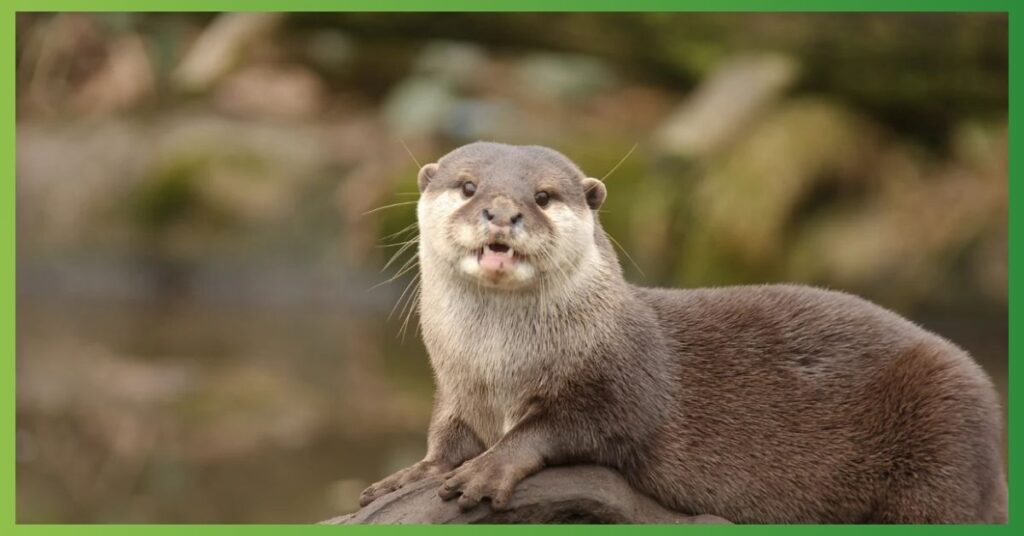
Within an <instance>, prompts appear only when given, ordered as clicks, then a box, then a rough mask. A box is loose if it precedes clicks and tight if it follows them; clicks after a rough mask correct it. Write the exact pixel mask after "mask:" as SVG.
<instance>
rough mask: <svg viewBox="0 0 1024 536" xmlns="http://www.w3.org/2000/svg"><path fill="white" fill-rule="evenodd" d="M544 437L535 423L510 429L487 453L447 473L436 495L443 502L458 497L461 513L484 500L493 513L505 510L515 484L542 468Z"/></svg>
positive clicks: (545, 447)
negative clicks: (487, 502) (487, 500)
mask: <svg viewBox="0 0 1024 536" xmlns="http://www.w3.org/2000/svg"><path fill="white" fill-rule="evenodd" d="M545 437H546V435H545V434H544V432H543V428H542V427H539V426H537V425H536V423H535V422H530V423H528V424H526V425H525V426H521V427H517V428H513V429H512V430H511V431H509V432H508V433H506V434H505V436H504V437H502V438H501V440H499V441H498V442H497V443H495V444H494V446H493V447H491V448H490V449H489V450H487V451H486V452H484V453H483V454H481V455H480V456H477V457H476V458H473V459H472V460H470V461H468V462H466V463H465V464H464V465H463V466H462V467H459V468H458V469H455V470H454V471H451V472H450V473H448V475H446V476H447V479H446V480H445V482H444V484H443V485H442V486H441V490H440V491H439V492H438V495H440V496H441V498H442V499H444V500H446V501H448V500H451V499H454V498H456V497H458V505H459V508H461V509H463V510H469V509H471V508H473V507H475V506H476V505H477V504H479V503H480V502H481V501H482V500H484V499H489V500H490V502H491V508H493V509H495V510H504V509H506V508H508V503H509V500H510V499H511V497H512V491H513V490H514V489H515V487H516V484H518V483H519V481H521V480H522V479H524V478H526V477H528V476H530V475H532V474H534V473H536V472H537V471H540V470H541V468H543V467H544V460H545V458H546V457H547V456H548V454H549V452H548V451H549V450H550V447H551V442H550V441H547V440H546V439H545Z"/></svg>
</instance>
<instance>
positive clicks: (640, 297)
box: [362, 144, 1007, 523]
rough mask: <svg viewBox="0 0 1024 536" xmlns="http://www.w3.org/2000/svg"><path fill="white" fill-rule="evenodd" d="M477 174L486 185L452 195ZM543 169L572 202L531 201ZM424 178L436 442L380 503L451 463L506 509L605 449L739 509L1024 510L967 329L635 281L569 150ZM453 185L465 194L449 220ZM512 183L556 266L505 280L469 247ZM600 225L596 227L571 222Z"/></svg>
mask: <svg viewBox="0 0 1024 536" xmlns="http://www.w3.org/2000/svg"><path fill="white" fill-rule="evenodd" d="M467 174H470V175H472V176H473V177H474V180H476V181H478V182H479V184H478V188H479V193H478V194H476V195H474V196H473V198H472V199H466V200H463V201H457V200H456V198H455V197H454V196H452V195H450V194H446V193H445V192H448V191H450V189H451V188H453V185H456V186H457V184H458V181H459V180H464V179H459V178H458V177H460V176H461V177H466V176H467ZM544 181H547V182H544ZM552 181H554V183H553V184H552ZM541 187H543V188H545V189H550V188H554V189H556V190H558V189H559V188H561V190H559V193H560V202H561V203H564V205H565V206H564V207H561V208H551V209H550V210H549V209H548V208H547V207H545V208H544V209H538V208H537V207H536V206H533V205H531V204H530V203H531V201H530V200H531V199H532V196H533V192H534V190H535V189H537V188H541ZM420 188H421V191H422V192H423V196H422V197H421V202H420V210H421V221H420V223H421V228H422V229H423V236H422V237H421V250H420V261H421V272H422V278H423V295H422V305H421V318H422V321H421V322H422V326H423V333H424V341H425V343H426V345H427V349H428V351H429V352H430V355H431V362H432V365H433V367H434V370H435V374H436V379H437V394H436V400H435V408H434V417H433V419H432V423H431V427H430V432H429V440H428V451H427V455H426V457H425V458H424V461H422V462H419V463H418V464H416V465H414V466H413V467H411V468H409V469H405V470H403V471H400V472H399V473H396V474H395V475H392V476H391V477H388V478H387V479H385V480H383V481H381V482H379V483H377V484H375V485H374V486H371V487H370V488H368V489H367V490H366V491H365V492H364V495H363V498H362V503H363V504H367V503H369V502H370V501H372V500H373V499H375V498H376V497H379V496H380V495H382V494H384V493H387V492H389V491H391V490H393V489H396V488H398V487H401V486H403V485H406V484H408V483H410V482H414V481H417V480H419V479H421V478H424V477H426V476H430V475H437V474H445V475H447V479H446V482H445V484H444V485H443V486H442V488H441V490H440V494H441V496H442V497H443V498H446V499H454V498H458V501H459V504H460V506H462V507H464V508H471V507H474V506H476V505H477V504H478V503H479V502H480V501H482V500H485V499H486V500H489V501H490V503H491V506H492V507H494V508H499V509H500V508H503V507H506V506H507V504H508V501H509V499H510V497H511V494H512V492H513V490H514V488H515V484H516V483H517V482H518V481H520V480H521V479H523V478H525V477H526V476H529V475H530V474H532V473H534V472H536V471H539V470H540V469H541V468H543V467H544V466H545V465H557V464H571V463H597V464H602V465H606V466H609V467H613V468H615V469H617V470H619V471H620V472H621V473H622V474H623V475H625V477H626V478H627V479H628V480H629V481H630V482H631V484H632V485H633V486H634V487H636V488H637V489H638V490H641V491H643V492H644V493H647V494H648V495H650V496H651V497H653V498H655V499H657V500H658V501H659V502H661V503H662V504H664V505H666V506H668V507H670V508H674V509H677V510H680V511H684V512H690V513H708V514H715V515H719V516H722V517H725V518H728V519H731V520H733V521H736V522H752V523H1003V522H1006V517H1007V497H1006V480H1005V476H1004V470H1003V467H1002V462H1001V457H1000V447H999V446H1000V444H1001V441H1002V432H1001V419H1000V408H999V406H998V403H997V398H996V395H995V393H994V390H993V388H992V385H991V382H990V381H989V379H988V377H987V376H986V375H985V373H984V372H983V371H982V370H981V369H980V367H978V365H977V364H976V363H975V362H974V361H973V360H972V359H971V358H970V357H969V356H968V355H967V354H966V353H965V352H963V351H962V350H960V349H959V348H957V347H956V346H954V345H953V344H952V343H950V342H948V341H946V340H944V339H942V338H940V337H938V336H937V335H934V334H932V333H929V332H927V331H925V330H923V329H921V328H920V327H918V326H916V325H914V324H913V323H911V322H909V321H907V320H905V319H903V318H901V317H899V316H898V315H896V314H894V313H892V312H890V311H887V310H885V309H883V308H881V307H878V306H876V305H873V304H871V303H869V302H866V301H864V300H862V299H859V298H856V297H854V296H851V295H848V294H844V293H840V292H832V291H826V290H821V289H815V288H809V287H802V286H791V285H772V286H756V287H728V288H716V289H695V290H672V289H650V288H641V287H636V286H633V285H630V284H628V283H626V282H625V281H624V280H623V278H622V273H621V268H620V266H619V263H618V260H617V259H616V256H615V253H614V250H613V249H612V247H611V245H610V243H609V242H608V239H607V237H606V235H605V233H604V231H603V230H602V229H601V227H600V223H599V222H598V220H597V215H596V209H597V208H598V207H599V206H600V204H601V201H603V198H604V187H603V185H597V184H595V181H594V179H587V178H586V177H585V176H584V175H583V174H582V173H581V172H580V171H579V170H578V168H576V166H575V165H574V164H572V163H571V162H570V161H569V160H568V159H566V158H565V157H564V156H562V155H560V154H558V153H556V152H554V151H551V150H550V149H546V148H532V147H512V146H504V145H499V144H473V145H470V146H466V147H463V148H460V149H458V150H456V151H454V152H453V153H451V154H449V155H448V156H446V157H445V158H444V159H442V160H441V161H440V162H439V164H429V165H428V166H425V167H424V170H423V171H421V174H420ZM446 195H447V197H444V196H446ZM442 199H445V200H446V201H444V202H445V203H449V204H458V203H461V204H458V208H452V209H451V210H448V209H445V210H448V212H447V213H446V214H449V215H446V216H444V219H445V220H446V221H444V222H438V221H433V220H431V218H434V219H435V220H436V219H437V218H439V217H438V216H437V214H436V213H435V212H431V210H432V209H435V208H437V206H440V205H437V206H432V205H431V203H440V202H441V200H442ZM497 199H500V200H501V202H503V203H507V202H514V203H517V204H518V205H519V206H520V207H521V209H522V211H523V213H524V215H525V217H524V219H525V221H524V222H523V224H522V227H521V228H518V230H517V228H516V227H512V228H510V229H508V231H507V234H508V236H510V237H511V238H510V240H516V242H514V246H515V248H516V251H520V250H522V251H525V252H527V254H528V255H529V256H528V257H527V258H528V260H529V262H531V263H533V264H534V265H535V266H536V267H537V270H536V275H534V276H532V278H529V277H526V276H524V278H523V279H522V280H517V281H516V282H515V285H514V286H513V285H511V284H510V285H509V286H507V287H501V286H500V285H499V286H498V288H490V287H486V286H481V284H480V283H479V282H478V281H474V279H473V278H472V277H469V276H467V275H466V274H465V273H463V272H462V271H460V270H462V269H461V268H460V266H462V265H460V264H459V263H460V262H463V263H465V262H468V261H465V260H464V257H465V255H464V253H465V252H464V251H463V250H462V249H460V248H463V249H464V246H462V245H459V244H460V240H462V241H463V242H465V241H466V240H469V241H470V243H472V244H475V243H476V242H473V241H475V240H478V239H479V240H487V239H488V238H487V235H485V234H481V233H484V231H480V230H479V229H482V228H481V227H480V226H479V224H478V222H477V218H478V216H477V214H478V212H479V210H480V208H481V207H487V206H491V204H493V203H494V202H495V200H497ZM510 200H511V201H510ZM571 215H575V216H571ZM591 225H592V228H593V232H592V235H590V238H592V240H593V242H592V243H589V244H584V245H582V246H580V245H579V244H576V242H575V241H573V240H569V239H567V238H566V237H567V236H574V235H573V232H578V231H579V229H582V228H586V229H590V228H591V227H590V226H591ZM460 233H461V234H460ZM503 236H505V235H503ZM442 241H445V242H444V244H442V243H441V242H442ZM449 242H451V243H453V244H455V246H451V247H450V244H449ZM465 247H470V246H465ZM473 247H475V246H473ZM555 250H557V251H555ZM460 259H462V260H460ZM469 264H472V263H471V262H470V263H469ZM524 273H525V272H524Z"/></svg>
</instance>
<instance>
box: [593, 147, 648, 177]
mask: <svg viewBox="0 0 1024 536" xmlns="http://www.w3.org/2000/svg"><path fill="white" fill-rule="evenodd" d="M639 146H640V142H636V143H634V144H633V148H631V149H630V150H629V152H628V153H626V156H623V157H622V159H621V160H619V163H618V164H615V167H613V168H612V169H611V171H609V172H608V173H605V174H604V177H601V178H600V179H599V180H600V181H601V182H604V180H605V179H607V178H608V177H610V176H611V175H612V173H615V170H616V169H619V166H621V165H622V163H623V162H625V161H626V159H627V158H629V155H631V154H633V151H635V150H636V148H637V147H639Z"/></svg>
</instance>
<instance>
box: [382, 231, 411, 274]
mask: <svg viewBox="0 0 1024 536" xmlns="http://www.w3.org/2000/svg"><path fill="white" fill-rule="evenodd" d="M418 238H419V237H417V240H414V241H413V240H410V241H409V242H407V243H406V244H405V245H404V246H402V247H400V248H398V251H396V252H395V253H394V254H393V255H391V258H390V259H388V262H386V263H384V267H383V268H381V269H380V271H382V272H383V271H384V270H387V269H388V267H389V266H391V265H392V264H393V263H394V262H395V260H397V259H398V257H400V256H401V255H402V253H405V252H406V251H408V250H409V248H411V247H412V246H413V244H416V243H418V242H419V240H418Z"/></svg>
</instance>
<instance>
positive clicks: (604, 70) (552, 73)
mask: <svg viewBox="0 0 1024 536" xmlns="http://www.w3.org/2000/svg"><path fill="white" fill-rule="evenodd" d="M517 74H518V78H519V80H518V82H519V84H520V87H521V88H522V89H523V90H525V91H526V92H528V93H530V94H532V95H533V96H535V97H537V98H539V99H542V100H552V101H573V100H576V99H580V98H586V97H590V96H593V95H595V94H598V93H600V92H602V91H607V90H609V89H611V88H613V87H615V85H616V83H617V81H616V78H615V74H614V73H613V72H612V69H611V68H610V67H609V66H608V64H606V63H605V62H603V61H602V60H600V59H598V58H595V57H591V56H586V55H582V54H531V55H529V56H527V57H525V58H524V59H523V60H522V61H521V62H520V63H519V65H518V66H517Z"/></svg>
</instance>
